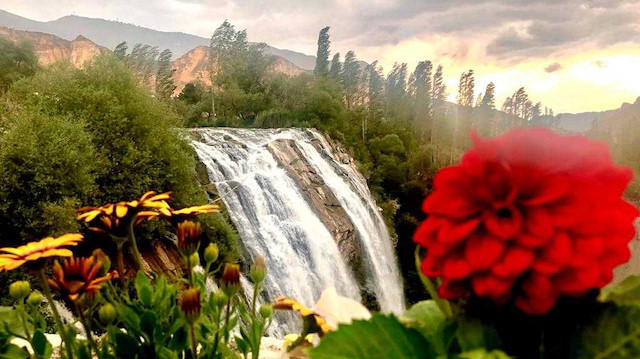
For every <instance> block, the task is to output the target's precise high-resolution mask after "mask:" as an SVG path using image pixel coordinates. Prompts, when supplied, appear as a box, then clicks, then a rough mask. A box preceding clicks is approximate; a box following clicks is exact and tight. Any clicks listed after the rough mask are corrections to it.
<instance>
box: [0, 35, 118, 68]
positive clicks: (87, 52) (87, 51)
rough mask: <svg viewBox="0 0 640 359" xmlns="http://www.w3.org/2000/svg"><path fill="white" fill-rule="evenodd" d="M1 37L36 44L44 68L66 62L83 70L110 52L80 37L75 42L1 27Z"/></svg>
mask: <svg viewBox="0 0 640 359" xmlns="http://www.w3.org/2000/svg"><path fill="white" fill-rule="evenodd" d="M0 36H2V37H5V38H8V39H10V40H12V41H14V42H18V41H22V40H27V41H31V42H32V43H33V44H34V47H35V50H36V55H37V56H38V62H39V63H40V65H43V66H46V65H50V64H52V63H54V62H57V61H61V60H65V61H69V62H70V63H71V64H73V66H75V67H77V68H82V67H83V66H84V64H86V63H87V62H88V61H90V60H92V59H93V58H94V57H96V56H98V55H99V54H100V53H103V52H106V51H109V50H107V49H106V48H104V47H102V46H98V45H96V44H95V43H93V42H92V41H91V40H89V39H87V38H85V37H83V36H78V37H77V38H75V40H73V41H67V40H64V39H61V38H59V37H57V36H54V35H49V34H44V33H41V32H31V31H19V30H13V29H8V28H6V27H0Z"/></svg>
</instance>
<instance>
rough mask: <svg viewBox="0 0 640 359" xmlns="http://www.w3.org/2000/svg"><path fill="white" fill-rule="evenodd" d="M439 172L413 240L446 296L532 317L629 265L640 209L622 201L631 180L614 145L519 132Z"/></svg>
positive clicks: (479, 143) (480, 144) (478, 145)
mask: <svg viewBox="0 0 640 359" xmlns="http://www.w3.org/2000/svg"><path fill="white" fill-rule="evenodd" d="M473 142H474V147H473V148H472V149H470V150H469V151H467V152H466V153H465V154H464V156H463V158H462V161H461V163H460V164H458V165H455V166H450V167H447V168H445V169H443V170H442V171H440V172H439V173H438V174H437V175H436V177H435V179H434V183H433V187H434V188H433V193H432V194H431V195H430V196H429V197H427V199H426V200H425V201H424V204H423V210H424V212H425V213H426V214H427V219H426V220H425V221H424V222H423V223H422V225H421V226H420V227H419V228H418V230H417V232H416V233H415V236H414V240H415V242H417V243H418V244H419V245H421V246H423V247H425V248H426V250H427V254H426V257H425V258H424V260H423V262H422V268H421V270H422V272H423V273H424V274H425V275H426V276H428V277H442V279H443V280H442V285H441V286H440V288H439V294H440V296H442V297H443V298H445V299H456V298H461V297H464V296H466V295H468V294H469V293H470V292H472V293H473V294H475V295H476V296H479V297H487V298H491V299H492V300H493V301H494V302H496V303H499V304H502V303H505V302H507V301H509V300H510V299H511V300H513V301H514V303H515V305H516V306H517V307H518V308H520V309H521V310H523V311H525V312H527V313H530V314H543V313H546V312H547V311H549V310H550V309H551V308H552V307H553V306H554V304H555V302H556V299H557V298H558V297H560V296H581V295H583V294H584V293H585V292H586V291H588V290H590V289H594V288H601V287H603V286H604V285H606V284H607V283H609V281H611V279H612V276H613V268H614V267H616V266H617V265H619V264H621V263H624V262H625V261H627V260H628V259H629V256H630V253H629V248H628V243H629V241H630V240H631V239H632V238H633V236H634V234H635V229H634V226H633V221H634V219H635V218H636V217H637V216H638V210H637V209H636V208H635V207H634V206H632V205H631V204H629V203H627V202H625V201H624V200H622V199H621V196H622V194H623V192H624V191H625V188H626V187H627V184H628V183H629V181H630V180H631V178H632V176H633V173H632V171H631V170H630V169H628V168H623V167H618V166H616V165H615V164H614V163H613V161H612V160H611V157H610V155H609V150H608V148H607V146H606V145H605V144H604V143H602V142H595V141H592V140H589V139H587V138H585V137H582V136H559V135H557V134H555V133H554V132H552V131H550V130H547V129H532V130H522V129H518V130H512V131H510V132H508V133H507V134H505V135H503V136H501V137H498V138H495V139H491V140H487V139H480V138H477V137H476V136H474V138H473Z"/></svg>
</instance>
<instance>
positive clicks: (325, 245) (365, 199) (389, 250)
mask: <svg viewBox="0 0 640 359" xmlns="http://www.w3.org/2000/svg"><path fill="white" fill-rule="evenodd" d="M194 132H196V135H195V137H197V138H198V139H196V140H193V141H192V146H193V147H194V149H195V151H196V153H197V155H198V157H199V158H200V160H201V161H202V162H203V163H204V164H205V166H206V168H207V172H208V175H209V180H210V182H211V183H213V184H214V185H215V186H216V188H217V191H218V193H219V195H220V197H221V198H222V200H223V201H224V203H225V205H226V206H227V210H228V212H229V215H230V217H231V220H232V221H233V222H234V225H235V226H236V228H237V229H238V232H239V234H240V236H241V238H242V242H243V245H244V248H245V249H246V251H247V254H248V255H249V256H251V258H255V257H256V256H257V255H263V256H264V257H265V259H266V261H267V264H268V268H269V275H268V276H267V280H266V283H265V291H266V296H267V299H269V300H272V299H273V298H275V297H277V296H289V297H292V298H296V299H297V300H299V301H300V302H302V303H304V304H306V305H309V306H310V305H312V304H313V303H314V302H315V300H317V299H318V298H319V296H320V294H321V292H322V291H323V290H324V289H325V288H327V287H331V286H333V287H335V288H336V290H337V292H338V293H339V294H340V295H343V296H347V297H350V298H353V299H356V300H360V299H361V298H360V292H361V291H360V289H361V288H359V285H358V283H357V281H356V280H355V278H354V275H353V273H352V270H351V268H349V267H348V265H347V264H346V263H345V261H344V259H343V258H342V256H341V255H340V252H339V249H338V245H337V244H336V241H335V239H334V238H333V236H332V235H331V233H330V232H329V230H328V229H327V228H326V227H325V225H324V224H323V223H322V220H321V219H320V218H319V217H318V215H317V214H316V213H315V212H314V210H313V208H312V207H311V205H310V204H309V203H307V200H306V197H305V195H304V193H303V189H301V188H300V187H299V186H298V185H297V183H296V181H295V180H294V179H293V178H291V177H290V176H289V175H288V174H287V172H286V170H285V169H284V168H282V167H281V166H280V165H279V164H278V162H277V160H276V159H275V158H274V156H273V155H272V154H271V153H270V152H269V150H268V148H267V145H268V144H269V143H270V142H272V141H276V140H279V139H286V140H293V143H294V144H295V146H296V147H297V148H298V149H299V150H300V152H301V153H302V154H303V155H304V157H305V159H306V160H307V161H308V163H310V164H311V165H312V166H313V167H314V169H315V170H316V173H317V174H318V175H319V176H320V177H322V179H323V180H324V182H325V184H326V185H327V187H328V188H329V189H330V190H331V191H332V192H333V194H334V195H335V197H336V198H337V199H338V201H339V202H340V205H341V206H342V207H343V209H344V210H345V212H346V213H347V215H348V216H349V220H350V221H351V223H353V225H354V228H355V229H356V231H357V236H356V237H357V239H356V238H354V240H360V248H361V250H362V253H361V254H360V255H361V256H362V258H363V260H364V263H365V268H366V271H367V273H366V286H367V287H368V288H367V289H368V290H369V291H370V292H373V293H375V296H376V299H377V300H378V302H379V303H380V306H381V309H382V310H383V311H385V312H395V313H399V312H402V310H403V308H404V296H403V290H402V285H401V283H402V282H401V278H400V275H399V270H398V266H397V263H396V259H395V255H394V251H393V247H392V243H391V238H390V236H389V234H388V230H387V228H386V227H385V225H384V221H383V219H382V217H381V216H380V213H379V212H378V209H377V206H376V205H375V202H374V201H373V199H372V197H371V195H370V193H369V190H368V188H367V185H366V181H365V180H364V178H363V177H362V176H361V175H360V174H359V173H358V172H357V171H355V170H354V169H353V168H351V167H350V166H348V165H344V164H342V163H340V162H339V161H338V160H337V159H336V158H335V157H334V156H333V154H332V153H331V149H330V147H329V145H328V143H327V142H326V141H325V139H324V138H323V137H322V136H321V135H320V134H319V133H317V132H315V131H312V130H303V129H270V130H258V129H228V128H215V129H198V130H194ZM314 143H315V144H316V146H314ZM318 143H319V144H320V145H319V146H318ZM247 288H250V287H249V286H247ZM279 321H280V323H278V326H277V327H278V328H275V329H274V328H272V329H273V330H272V331H271V334H274V335H282V334H284V333H289V332H293V331H295V330H296V325H295V324H294V323H291V321H290V320H286V319H284V320H283V318H282V317H281V318H280V320H279Z"/></svg>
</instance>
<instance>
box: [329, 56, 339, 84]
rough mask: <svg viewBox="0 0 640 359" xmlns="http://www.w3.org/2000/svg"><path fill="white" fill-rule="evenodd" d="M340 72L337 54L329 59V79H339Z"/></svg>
mask: <svg viewBox="0 0 640 359" xmlns="http://www.w3.org/2000/svg"><path fill="white" fill-rule="evenodd" d="M341 72H342V64H341V63H340V53H339V52H337V53H336V54H335V55H333V58H332V59H331V67H330V68H329V77H330V78H332V79H339V78H340V73H341Z"/></svg>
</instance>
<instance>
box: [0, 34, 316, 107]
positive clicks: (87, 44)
mask: <svg viewBox="0 0 640 359" xmlns="http://www.w3.org/2000/svg"><path fill="white" fill-rule="evenodd" d="M0 37H5V38H8V39H10V40H11V41H14V42H18V41H21V40H27V41H30V42H32V43H33V45H34V47H35V51H36V55H37V56H38V61H39V62H40V64H41V65H43V66H46V65H50V64H52V63H54V62H57V61H69V62H70V63H71V64H73V66H75V67H77V68H81V67H82V66H83V65H84V64H85V63H86V62H87V61H90V60H91V59H93V58H94V57H96V56H98V55H99V54H101V53H105V52H110V51H111V50H109V49H107V48H105V47H102V46H100V45H97V44H96V43H95V42H93V41H91V40H89V39H87V38H86V37H84V36H82V35H79V36H77V37H76V38H75V39H74V40H72V41H68V40H65V39H63V38H60V37H58V36H55V35H51V34H45V33H41V32H33V31H22V30H14V29H10V28H6V27H0ZM271 56H273V64H272V65H271V68H270V69H269V71H272V72H274V73H283V74H285V75H288V76H297V75H299V74H301V73H303V72H304V70H302V69H300V68H299V67H297V66H296V65H294V64H293V63H291V62H289V61H288V60H286V59H285V58H282V57H280V56H276V55H271ZM172 68H173V69H174V70H175V75H174V82H175V85H176V90H175V93H176V94H178V93H180V91H182V89H183V88H184V86H185V85H186V84H187V83H189V82H192V81H202V82H203V83H204V84H205V85H207V86H208V85H211V80H210V78H209V48H208V47H206V46H198V47H196V48H194V49H192V50H191V51H189V52H187V53H186V54H184V55H183V56H180V57H179V58H177V59H176V60H175V61H174V62H173V66H172Z"/></svg>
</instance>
